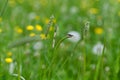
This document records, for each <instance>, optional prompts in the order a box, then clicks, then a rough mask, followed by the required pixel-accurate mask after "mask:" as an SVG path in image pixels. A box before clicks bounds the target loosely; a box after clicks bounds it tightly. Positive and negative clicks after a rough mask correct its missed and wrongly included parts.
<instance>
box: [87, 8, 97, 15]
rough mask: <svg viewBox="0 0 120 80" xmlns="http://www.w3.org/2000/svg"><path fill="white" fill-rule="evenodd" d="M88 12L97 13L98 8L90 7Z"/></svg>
mask: <svg viewBox="0 0 120 80" xmlns="http://www.w3.org/2000/svg"><path fill="white" fill-rule="evenodd" d="M89 12H90V13H91V14H97V13H98V9H97V8H91V9H90V11H89Z"/></svg>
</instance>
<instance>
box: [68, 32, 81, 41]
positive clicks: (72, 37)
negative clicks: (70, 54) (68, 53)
mask: <svg viewBox="0 0 120 80" xmlns="http://www.w3.org/2000/svg"><path fill="white" fill-rule="evenodd" d="M68 36H70V37H69V38H68V40H69V41H71V42H78V41H79V40H80V39H81V35H80V34H79V33H78V32H77V31H70V32H69V33H68Z"/></svg>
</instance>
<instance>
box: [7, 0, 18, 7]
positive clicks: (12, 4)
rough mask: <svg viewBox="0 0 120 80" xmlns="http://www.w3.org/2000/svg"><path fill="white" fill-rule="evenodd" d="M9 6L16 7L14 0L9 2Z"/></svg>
mask: <svg viewBox="0 0 120 80" xmlns="http://www.w3.org/2000/svg"><path fill="white" fill-rule="evenodd" d="M8 3H9V5H10V6H11V7H14V6H15V5H16V1H15V0H9V2H8Z"/></svg>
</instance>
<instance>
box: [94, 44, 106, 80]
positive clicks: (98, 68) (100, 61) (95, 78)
mask: <svg viewBox="0 0 120 80" xmlns="http://www.w3.org/2000/svg"><path fill="white" fill-rule="evenodd" d="M105 44H106V43H105ZM105 44H104V47H103V51H102V55H101V56H100V58H99V60H98V63H97V66H96V73H95V77H94V80H98V77H99V76H98V75H99V73H100V67H101V65H102V64H103V63H102V62H103V58H104V52H105V46H106V45H105ZM102 68H103V66H102Z"/></svg>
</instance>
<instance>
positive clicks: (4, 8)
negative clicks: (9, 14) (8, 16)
mask: <svg viewBox="0 0 120 80" xmlns="http://www.w3.org/2000/svg"><path fill="white" fill-rule="evenodd" d="M7 4H8V0H6V2H5V4H4V6H3V8H2V10H1V12H0V17H1V16H3V14H4V12H5V10H6V6H7Z"/></svg>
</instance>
